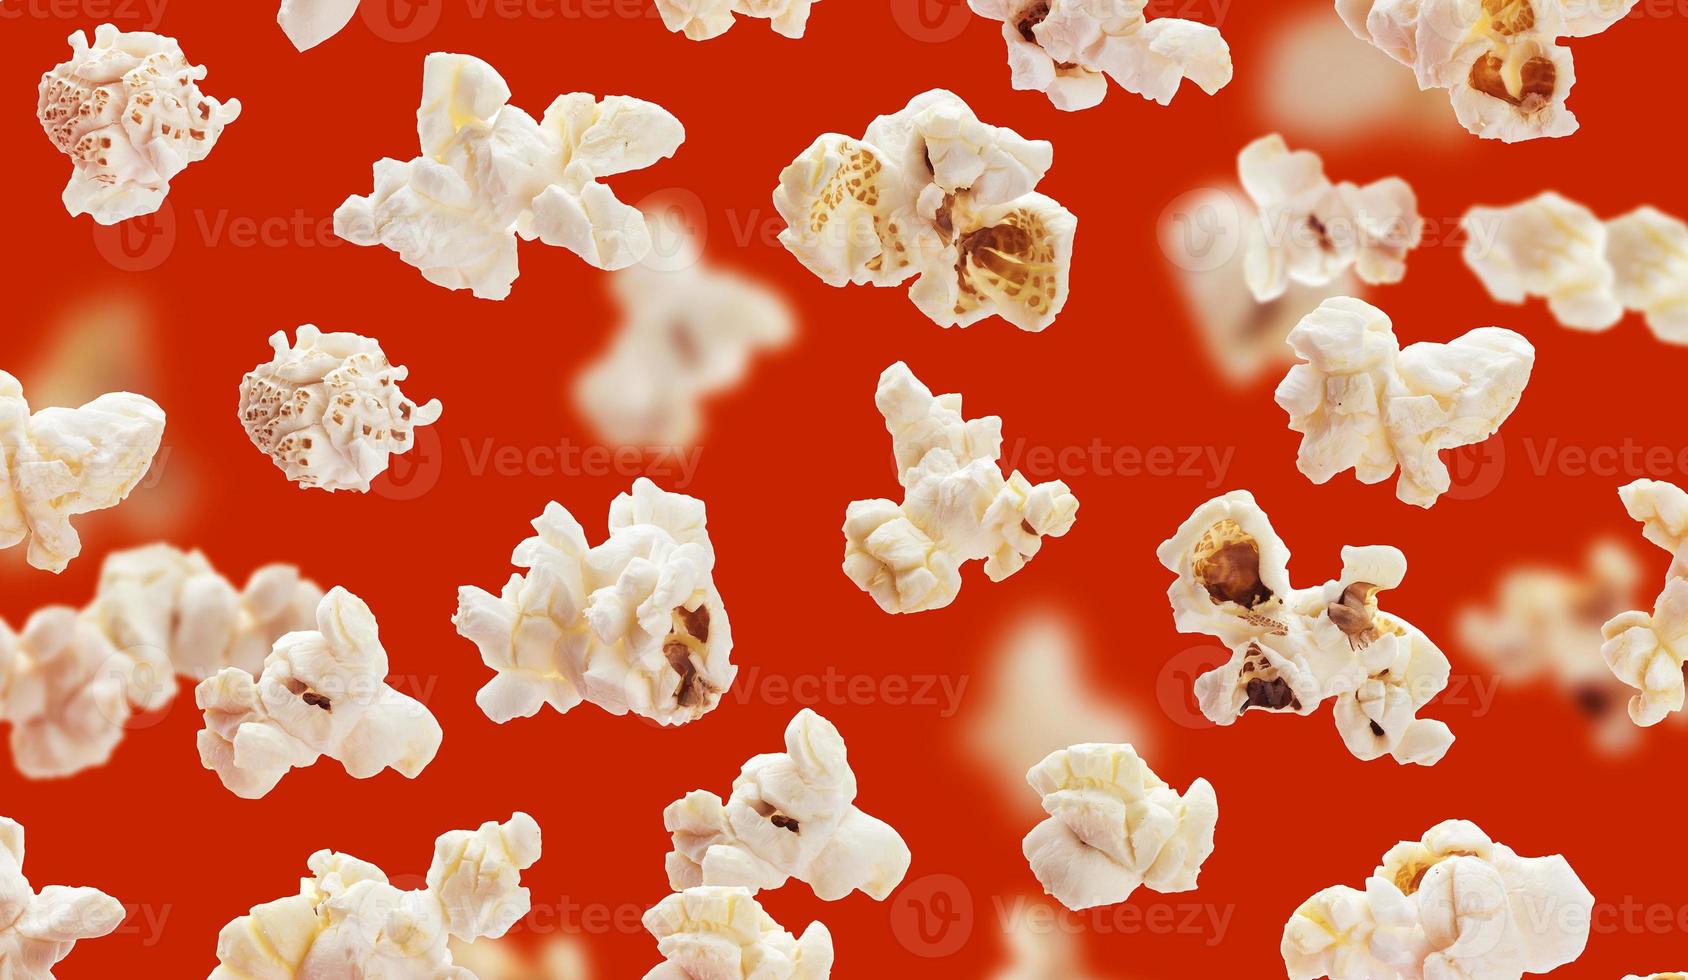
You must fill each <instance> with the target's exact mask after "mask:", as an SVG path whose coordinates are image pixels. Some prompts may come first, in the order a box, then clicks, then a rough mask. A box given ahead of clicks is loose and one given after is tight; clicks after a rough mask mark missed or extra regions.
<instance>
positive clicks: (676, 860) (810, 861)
mask: <svg viewBox="0 0 1688 980" xmlns="http://www.w3.org/2000/svg"><path fill="white" fill-rule="evenodd" d="M855 798H856V774H855V773H854V772H853V771H851V769H850V762H849V759H848V758H847V755H846V752H845V748H844V738H843V736H841V735H839V734H838V729H837V728H835V727H833V725H832V723H831V722H830V721H827V720H826V719H825V718H822V717H821V716H820V715H818V714H815V713H814V712H813V711H811V710H809V709H808V708H804V709H803V710H802V711H799V712H798V713H797V715H796V716H795V717H794V718H792V719H791V724H789V725H787V726H786V729H785V751H784V752H780V753H770V754H767V755H759V756H756V757H754V758H752V759H751V760H750V761H749V762H747V763H745V764H744V768H743V769H742V770H741V771H740V773H739V777H738V779H736V780H734V781H733V792H732V795H731V796H730V797H729V798H728V799H727V801H726V803H724V804H723V803H722V802H721V798H720V797H718V796H716V795H715V794H714V793H707V792H704V791H703V790H697V791H695V792H693V793H690V794H688V795H686V796H685V797H683V798H681V799H679V800H676V801H675V802H673V803H671V804H669V806H668V809H667V810H664V811H663V814H662V821H663V825H664V826H665V827H666V828H667V829H668V831H669V833H671V834H672V835H673V839H674V849H673V850H672V851H671V852H670V853H669V855H668V862H667V863H668V884H669V887H671V888H673V889H674V890H675V891H684V890H686V889H688V888H696V887H698V886H700V885H724V886H729V887H742V888H748V889H749V890H750V891H751V892H752V893H755V892H758V891H763V890H767V889H772V888H779V887H780V886H781V885H784V884H785V883H786V881H787V880H789V879H792V878H795V879H797V880H798V881H803V882H807V883H808V884H809V887H810V888H812V889H814V892H815V895H816V896H817V897H818V898H820V899H821V900H822V901H827V902H831V901H836V900H838V899H841V898H844V897H845V896H847V895H849V894H850V893H851V892H853V891H858V890H859V891H861V892H863V893H864V894H866V895H868V896H870V897H871V898H873V899H875V900H876V901H883V900H884V899H885V897H886V896H888V895H890V894H891V892H892V891H893V890H894V889H895V888H896V887H897V885H898V884H899V883H900V882H901V881H902V880H903V876H904V875H906V874H907V873H908V868H909V862H910V860H911V857H910V854H909V849H908V845H907V844H905V843H903V839H902V837H900V836H899V835H898V834H897V832H896V831H895V830H893V829H891V825H890V824H887V823H886V822H885V821H883V820H880V819H878V818H877V817H870V816H868V815H867V814H866V813H863V812H862V811H861V810H860V809H858V808H857V807H856V806H855V803H854V801H855Z"/></svg>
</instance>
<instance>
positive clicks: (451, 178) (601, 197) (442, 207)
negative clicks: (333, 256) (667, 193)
mask: <svg viewBox="0 0 1688 980" xmlns="http://www.w3.org/2000/svg"><path fill="white" fill-rule="evenodd" d="M509 102H510V87H509V85H507V84H506V83H505V81H504V79H503V78H502V77H501V76H500V75H499V74H498V72H497V71H496V70H494V69H493V67H492V66H491V65H489V64H487V63H486V62H484V61H481V60H480V59H478V58H472V57H469V56H468V55H460V54H443V53H439V52H436V53H434V54H430V55H429V56H428V60H427V63H426V66H425V68H424V70H423V79H422V106H421V109H419V110H418V112H417V132H418V136H419V138H420V141H421V150H422V154H421V155H420V156H418V157H416V158H415V159H414V160H411V161H409V162H405V163H401V162H399V161H397V160H392V159H385V160H382V161H380V162H379V163H377V164H376V165H375V189H374V192H373V193H372V194H370V195H369V196H368V197H351V198H347V200H346V203H344V204H342V205H341V206H340V208H339V209H338V210H337V211H335V212H334V233H335V234H336V235H339V236H340V237H341V238H344V239H346V240H347V241H349V242H352V243H353V244H356V245H385V246H386V247H388V248H390V249H392V250H393V251H395V252H397V253H399V258H401V259H403V260H404V261H405V262H406V263H408V264H410V265H413V266H415V267H416V268H418V269H420V270H421V271H422V276H423V278H425V279H427V280H428V281H429V282H431V283H434V284H435V285H437V286H444V287H445V288H447V289H468V290H470V291H471V292H473V294H474V295H475V296H477V297H480V298H481V299H503V298H505V297H506V296H508V295H509V294H510V287H511V285H512V284H513V283H514V282H515V281H516V276H517V275H518V270H517V267H516V240H517V239H518V238H520V239H521V240H523V241H532V240H534V239H536V238H537V239H538V240H540V241H541V242H544V243H545V244H547V245H552V246H557V247H561V248H566V249H568V250H569V251H571V252H574V253H575V254H576V255H579V256H580V257H581V258H582V259H584V260H586V261H587V262H588V263H590V264H591V265H593V266H595V267H597V268H600V269H623V268H626V267H627V266H630V265H633V264H634V263H636V262H638V261H639V260H640V259H642V258H644V257H645V255H646V254H647V253H649V252H650V249H651V238H650V232H649V230H648V229H647V228H646V227H645V219H644V216H643V215H642V214H641V213H640V212H639V210H638V209H637V208H635V207H633V206H631V205H628V204H623V203H622V202H621V201H619V200H617V199H616V196H615V193H614V192H613V191H611V190H610V188H609V186H608V185H606V184H604V183H602V182H601V180H600V178H603V177H610V176H614V175H615V174H621V173H627V172H629V171H633V170H643V169H644V168H646V167H649V166H651V165H652V164H655V163H656V162H657V161H659V160H662V159H665V158H667V157H671V156H673V155H674V153H675V151H676V150H678V149H679V148H680V144H681V143H683V142H685V139H686V131H685V127H683V126H681V125H680V121H679V120H678V119H675V118H674V117H673V116H672V115H670V114H669V113H668V111H667V110H665V109H663V108H662V107H661V106H658V105H654V104H652V103H649V102H643V101H641V100H639V99H632V98H627V97H625V96H619V95H612V96H607V97H605V98H603V99H602V100H600V99H598V98H597V97H596V96H593V95H589V94H586V93H583V92H575V93H572V94H570V95H564V96H560V97H559V98H558V99H557V100H556V101H554V102H552V103H551V106H550V107H549V108H548V109H546V110H545V115H544V116H543V117H542V118H541V119H540V120H539V121H538V122H534V120H533V117H532V116H530V115H528V114H527V113H525V112H523V111H522V110H521V109H518V108H516V107H515V106H513V105H510V104H509Z"/></svg>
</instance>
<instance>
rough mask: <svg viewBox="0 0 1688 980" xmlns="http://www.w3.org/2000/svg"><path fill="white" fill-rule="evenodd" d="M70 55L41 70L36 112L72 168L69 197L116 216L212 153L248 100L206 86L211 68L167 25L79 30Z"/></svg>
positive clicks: (71, 206) (143, 204)
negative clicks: (216, 94)
mask: <svg viewBox="0 0 1688 980" xmlns="http://www.w3.org/2000/svg"><path fill="white" fill-rule="evenodd" d="M70 48H71V58H70V60H69V61H67V62H65V63H63V64H61V65H59V66H58V67H56V68H54V69H53V70H52V71H50V72H47V73H46V74H44V75H42V76H41V100H40V103H39V105H38V107H37V110H36V115H37V116H38V117H39V118H40V120H41V128H43V129H45V130H46V131H47V136H48V138H50V139H51V140H52V141H53V145H54V146H57V147H58V148H59V152H61V153H64V154H65V155H66V156H68V157H70V159H71V163H72V164H73V165H74V169H73V170H72V171H71V174H70V183H69V184H67V185H65V189H64V206H65V209H66V210H67V211H69V212H70V214H71V216H72V217H76V216H78V215H82V214H89V215H92V216H93V218H94V220H95V221H97V222H99V223H100V224H102V225H114V224H116V223H118V222H119V221H125V220H127V219H129V218H134V217H137V216H139V215H143V214H152V213H153V212H154V211H157V210H158V209H159V207H160V206H161V205H162V204H163V203H164V197H165V195H167V194H169V193H170V181H171V179H173V178H174V177H175V176H176V175H177V174H179V173H181V172H182V171H183V170H185V169H186V168H187V166H188V164H190V163H196V162H198V161H200V160H203V159H205V158H206V157H207V156H209V155H210V153H211V149H212V147H215V146H216V145H217V140H218V139H219V138H220V137H221V136H222V135H223V127H224V126H227V125H228V124H229V123H231V122H234V120H235V119H236V118H237V117H238V116H239V115H240V100H239V99H231V100H229V101H228V102H227V103H222V102H218V101H217V100H216V99H213V98H211V97H210V96H208V95H205V94H204V93H202V92H201V91H200V90H199V84H198V83H199V80H200V79H202V78H204V77H205V75H206V70H205V69H204V68H203V67H201V66H198V65H190V64H188V60H187V57H186V56H185V55H183V54H182V48H181V45H179V44H177V43H176V41H175V39H173V38H168V37H165V36H164V35H162V34H148V33H145V32H141V31H136V32H132V33H125V32H123V31H119V30H118V29H117V28H116V27H115V26H114V25H112V24H101V25H100V26H99V27H97V28H95V29H94V43H93V44H92V45H91V46H90V45H89V43H88V37H87V35H85V34H83V33H82V32H81V31H77V32H76V33H75V34H72V35H71V36H70Z"/></svg>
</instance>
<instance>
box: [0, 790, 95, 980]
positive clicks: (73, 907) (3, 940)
mask: <svg viewBox="0 0 1688 980" xmlns="http://www.w3.org/2000/svg"><path fill="white" fill-rule="evenodd" d="M23 838H24V832H23V825H22V824H20V823H18V822H17V821H16V820H12V819H10V818H8V817H0V976H4V977H5V978H6V980H53V967H54V966H55V965H56V964H57V963H58V962H59V961H60V960H63V959H64V958H65V957H66V956H69V955H70V951H71V949H72V947H74V946H75V945H76V944H77V942H78V941H80V940H83V939H99V938H100V937H102V936H108V935H110V934H111V933H112V932H113V931H115V930H116V929H117V927H118V926H119V925H121V924H122V923H123V918H124V915H125V912H124V910H123V904H122V903H121V902H119V901H118V900H117V899H115V898H112V897H111V896H110V895H107V894H105V893H104V892H101V891H98V890H96V889H93V888H66V887H64V886H62V885H49V886H48V887H46V888H43V889H42V890H41V891H40V892H37V891H36V890H35V889H34V888H33V887H31V886H30V884H29V879H28V878H25V877H24V874H23Z"/></svg>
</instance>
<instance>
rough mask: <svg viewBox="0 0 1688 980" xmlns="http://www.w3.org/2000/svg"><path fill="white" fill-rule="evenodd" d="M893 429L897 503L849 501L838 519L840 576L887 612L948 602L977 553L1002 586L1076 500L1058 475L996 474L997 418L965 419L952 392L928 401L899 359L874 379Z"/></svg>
mask: <svg viewBox="0 0 1688 980" xmlns="http://www.w3.org/2000/svg"><path fill="white" fill-rule="evenodd" d="M874 401H875V403H876V404H877V405H878V407H879V412H880V414H881V415H883V416H884V417H885V427H886V429H887V430H889V431H890V433H891V448H892V453H893V455H894V457H895V459H896V463H897V480H898V482H899V483H901V484H902V487H903V502H902V503H901V504H898V503H896V502H893V501H890V500H857V501H855V502H853V503H851V504H850V506H849V508H848V509H847V510H846V512H845V516H844V540H845V546H844V574H846V575H848V576H849V577H850V581H852V582H854V583H856V586H857V587H858V588H860V589H861V590H862V591H863V592H866V593H868V594H869V595H871V596H873V598H874V601H876V602H878V603H879V607H880V608H881V609H883V610H885V611H886V612H888V613H914V612H925V611H927V610H931V609H941V608H943V607H944V606H947V605H949V604H950V603H951V602H954V601H955V597H956V594H957V593H958V592H959V591H960V589H961V566H962V565H963V564H965V563H967V562H969V561H976V560H979V559H984V561H985V575H986V576H987V577H988V578H990V580H991V581H993V582H1000V581H1002V580H1003V579H1005V578H1007V577H1008V576H1010V575H1013V574H1014V573H1015V572H1018V571H1019V570H1020V569H1022V568H1024V567H1025V565H1026V563H1027V562H1028V561H1030V560H1031V559H1032V558H1033V556H1035V555H1036V554H1037V553H1038V551H1039V549H1041V548H1042V547H1043V539H1044V537H1045V536H1046V535H1047V536H1050V537H1057V538H1058V537H1061V536H1062V535H1065V534H1066V533H1067V532H1068V531H1069V530H1071V529H1072V526H1073V521H1074V520H1075V519H1076V518H1077V516H1078V498H1076V497H1074V496H1073V495H1072V493H1071V491H1069V490H1068V489H1067V485H1066V484H1065V483H1063V482H1061V481H1060V480H1051V481H1049V482H1048V483H1039V484H1036V485H1035V486H1034V485H1033V484H1032V483H1031V482H1030V481H1028V480H1027V479H1026V478H1025V477H1024V476H1021V475H1020V472H1019V471H1018V470H1016V471H1014V472H1013V473H1012V474H1010V475H1009V476H1008V478H1007V479H1004V478H1003V475H1002V467H1001V464H1000V463H999V460H1000V458H1001V456H1002V420H1001V419H1000V418H997V417H996V416H994V415H992V416H986V417H985V418H980V419H971V420H969V419H964V418H963V417H962V415H961V396H960V395H953V394H952V395H940V396H936V397H934V396H933V394H932V392H931V390H930V389H928V388H927V387H926V386H925V385H924V384H921V382H920V379H918V378H916V377H915V376H914V372H912V371H910V370H909V368H908V365H906V364H904V363H902V362H901V361H899V362H897V363H896V364H893V365H891V366H890V367H888V368H886V369H885V372H884V373H883V374H881V375H880V377H879V390H878V393H877V394H876V395H875V398H874Z"/></svg>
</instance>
